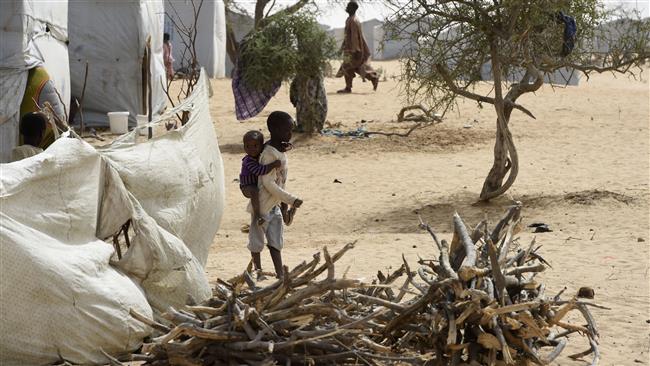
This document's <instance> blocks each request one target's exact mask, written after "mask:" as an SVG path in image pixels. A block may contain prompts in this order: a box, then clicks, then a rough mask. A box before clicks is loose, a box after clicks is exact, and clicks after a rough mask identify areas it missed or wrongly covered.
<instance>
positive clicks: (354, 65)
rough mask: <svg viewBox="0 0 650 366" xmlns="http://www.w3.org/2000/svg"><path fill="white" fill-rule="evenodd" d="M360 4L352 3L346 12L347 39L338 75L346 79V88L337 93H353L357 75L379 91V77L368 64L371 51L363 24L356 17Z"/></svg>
mask: <svg viewBox="0 0 650 366" xmlns="http://www.w3.org/2000/svg"><path fill="white" fill-rule="evenodd" d="M357 9H359V4H357V3H356V1H350V2H349V3H348V6H347V7H346V8H345V11H346V12H347V13H348V14H349V15H350V16H349V17H348V19H347V20H346V21H345V38H344V39H343V44H342V45H341V50H342V51H343V64H342V65H341V68H340V69H339V71H338V72H337V74H336V77H341V76H344V77H345V88H344V89H341V90H339V91H337V93H351V92H352V79H354V76H355V74H359V75H360V76H361V77H362V78H364V79H368V80H370V82H372V88H373V90H377V85H378V84H379V75H377V72H376V71H375V70H373V68H372V67H371V66H370V65H369V64H368V58H370V49H369V48H368V44H367V43H366V40H365V38H364V37H363V29H362V28H361V23H360V22H359V19H357V17H356V15H355V14H356V12H357Z"/></svg>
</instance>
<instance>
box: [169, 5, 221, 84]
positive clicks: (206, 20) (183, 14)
mask: <svg viewBox="0 0 650 366" xmlns="http://www.w3.org/2000/svg"><path fill="white" fill-rule="evenodd" d="M199 3H200V1H194V4H195V5H196V6H198V4H199ZM193 22H194V6H193V5H192V1H191V0H165V32H166V33H169V35H170V38H171V42H172V49H173V56H174V59H175V60H176V61H175V63H174V69H175V70H182V69H183V68H187V67H189V65H188V64H187V61H188V60H189V55H188V54H187V55H185V56H184V55H183V53H184V52H185V49H186V48H187V47H186V46H185V44H183V41H182V38H181V36H180V35H179V34H178V31H177V30H176V29H175V27H174V23H176V24H178V25H180V26H184V27H190V26H191V25H192V24H193ZM196 52H197V58H198V62H199V65H200V66H201V67H202V68H204V69H205V71H206V72H207V75H208V76H209V77H216V78H222V77H224V76H225V74H226V57H227V56H226V12H225V7H224V3H223V1H222V0H204V1H203V5H202V6H201V9H200V12H199V19H198V24H197V37H196Z"/></svg>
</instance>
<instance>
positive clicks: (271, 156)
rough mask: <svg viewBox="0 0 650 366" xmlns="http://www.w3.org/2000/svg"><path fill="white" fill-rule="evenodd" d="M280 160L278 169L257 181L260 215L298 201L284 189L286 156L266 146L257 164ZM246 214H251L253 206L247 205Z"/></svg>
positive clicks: (286, 165)
mask: <svg viewBox="0 0 650 366" xmlns="http://www.w3.org/2000/svg"><path fill="white" fill-rule="evenodd" d="M276 160H280V161H281V162H282V165H281V166H280V168H275V169H273V170H271V171H270V172H269V173H267V174H266V175H261V176H259V178H258V180H257V187H258V189H259V199H260V213H261V214H262V215H264V214H266V213H268V212H269V211H271V209H272V208H273V207H274V206H277V205H279V204H280V202H284V203H286V204H288V205H293V203H294V202H295V201H296V199H298V197H296V196H294V195H292V194H291V193H289V192H287V191H286V190H285V189H284V187H285V185H286V183H287V172H288V170H289V165H288V160H287V155H286V154H285V153H283V152H280V151H278V150H277V149H276V148H274V147H273V146H271V145H268V144H267V145H266V146H265V147H264V150H263V151H262V154H260V159H259V162H260V164H263V165H267V164H271V163H272V162H274V161H276ZM247 210H248V212H253V206H252V205H251V204H250V202H249V203H248V208H247Z"/></svg>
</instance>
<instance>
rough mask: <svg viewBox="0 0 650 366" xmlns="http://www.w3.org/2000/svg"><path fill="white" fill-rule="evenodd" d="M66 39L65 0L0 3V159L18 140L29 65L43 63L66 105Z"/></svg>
mask: <svg viewBox="0 0 650 366" xmlns="http://www.w3.org/2000/svg"><path fill="white" fill-rule="evenodd" d="M67 40H68V2H67V0H60V1H55V2H42V1H35V0H3V1H2V3H1V4H0V85H2V93H0V162H8V161H9V159H10V157H11V150H12V149H13V148H14V147H15V146H16V144H17V143H18V122H19V120H20V116H19V112H20V103H21V100H22V98H23V94H24V93H25V86H26V83H27V72H28V70H29V69H31V68H34V67H36V66H44V67H45V68H46V69H47V72H48V73H49V74H50V78H51V80H52V81H53V83H54V85H55V87H56V89H57V90H58V92H59V94H60V95H61V99H62V100H63V102H64V104H65V105H66V106H68V104H69V101H70V70H69V65H68V49H67V46H66V42H67ZM66 112H67V111H66Z"/></svg>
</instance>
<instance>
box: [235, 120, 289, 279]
mask: <svg viewBox="0 0 650 366" xmlns="http://www.w3.org/2000/svg"><path fill="white" fill-rule="evenodd" d="M294 124H295V123H294V121H293V118H291V116H290V115H289V114H287V113H285V112H281V111H275V112H272V113H271V114H269V117H268V118H267V120H266V125H267V127H268V129H269V132H270V133H271V139H270V140H269V141H268V142H267V143H266V145H264V150H263V151H262V153H261V154H260V157H259V162H260V163H262V164H264V163H265V164H271V163H275V162H276V161H277V160H280V161H281V162H282V163H281V165H280V167H279V168H277V169H272V171H271V172H270V174H266V175H262V176H260V177H259V182H260V184H259V205H260V212H261V214H262V217H263V218H264V223H263V225H255V222H256V221H255V213H254V210H253V208H252V204H251V205H249V207H248V209H247V210H248V212H250V213H251V226H250V229H249V231H248V250H250V252H251V256H252V259H253V264H254V267H255V270H256V271H258V277H259V274H260V273H261V270H262V260H261V252H262V250H264V246H265V245H266V246H267V247H268V248H269V252H270V254H271V260H272V261H273V267H275V274H276V276H277V277H278V278H281V277H282V276H283V263H282V248H283V247H284V228H283V224H285V225H288V224H289V223H290V222H291V218H292V215H293V213H295V209H296V208H298V207H300V206H301V205H302V200H301V199H299V198H298V197H296V196H295V195H293V194H291V193H289V192H288V191H287V190H286V184H287V174H288V159H287V155H286V152H287V151H288V150H289V149H290V147H291V143H290V141H291V131H292V130H293V127H294ZM289 206H290V207H291V209H289V210H287V208H288V207H289Z"/></svg>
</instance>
